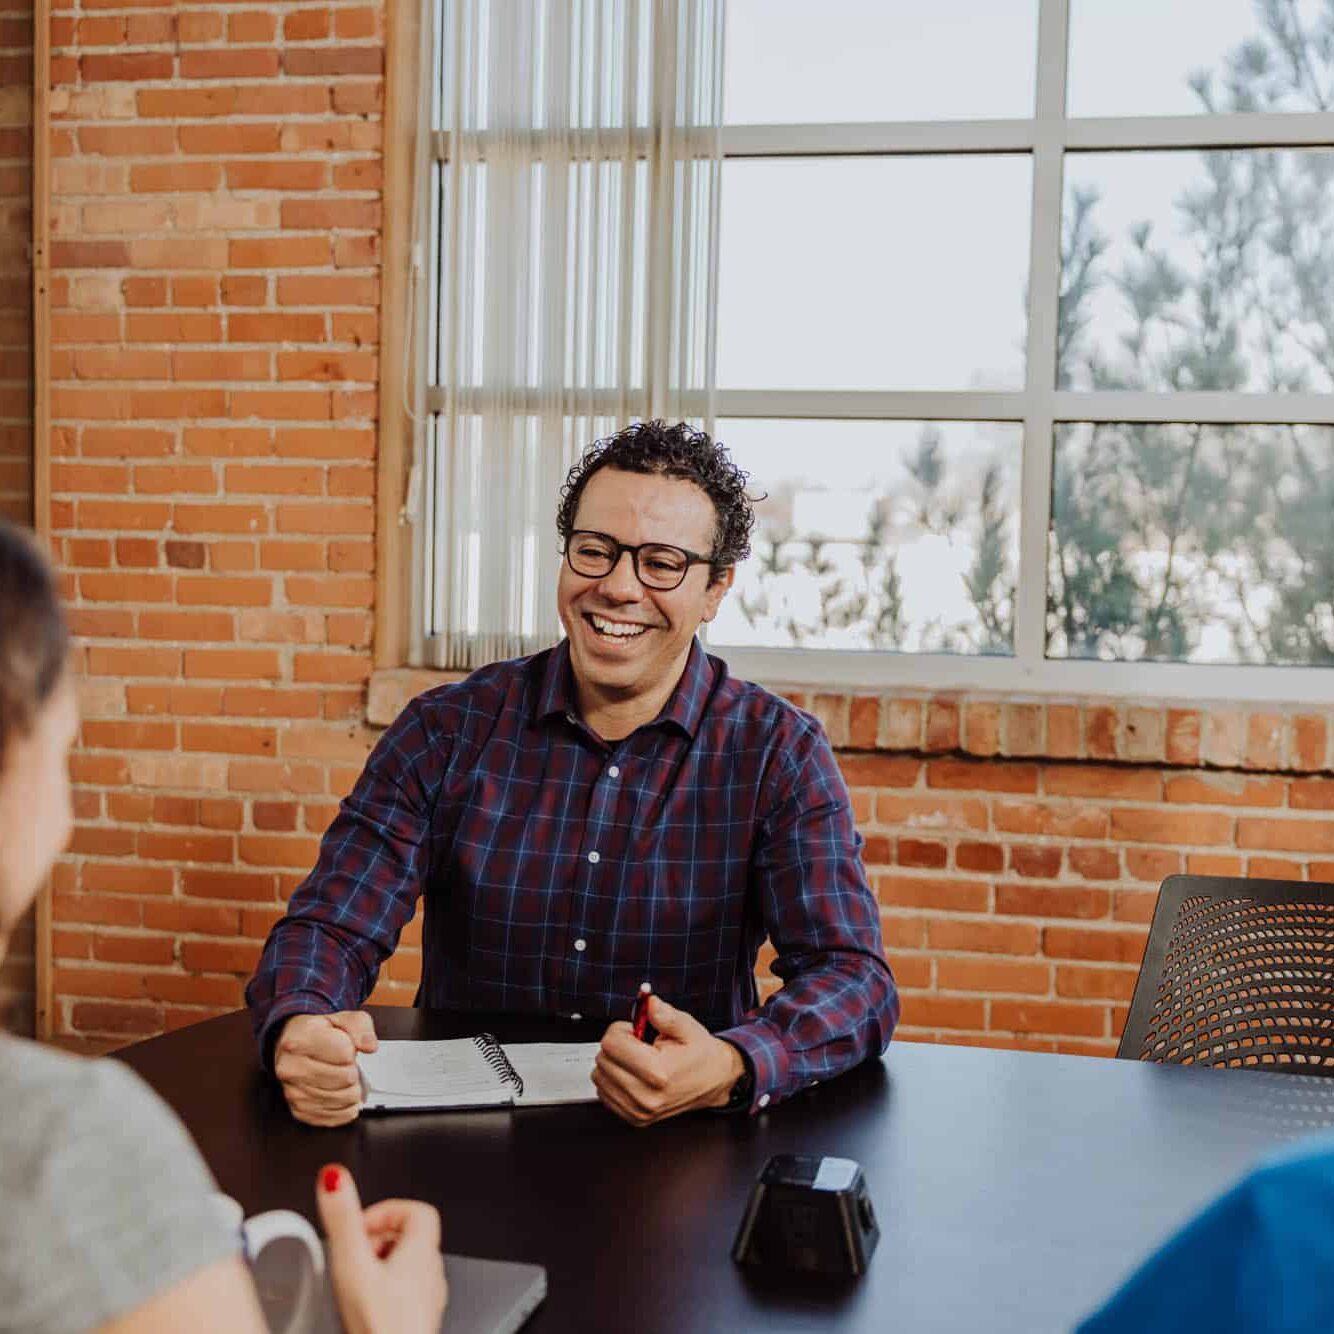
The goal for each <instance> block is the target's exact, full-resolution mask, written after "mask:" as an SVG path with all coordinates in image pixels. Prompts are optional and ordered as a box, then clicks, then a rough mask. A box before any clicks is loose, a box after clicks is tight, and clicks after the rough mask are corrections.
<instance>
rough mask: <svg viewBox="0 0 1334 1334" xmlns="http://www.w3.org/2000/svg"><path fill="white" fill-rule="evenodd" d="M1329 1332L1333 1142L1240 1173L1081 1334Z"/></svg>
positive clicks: (1332, 1318)
mask: <svg viewBox="0 0 1334 1334" xmlns="http://www.w3.org/2000/svg"><path fill="white" fill-rule="evenodd" d="M1191 1329H1198V1330H1208V1331H1209V1332H1210V1334H1233V1331H1236V1334H1241V1331H1246V1334H1279V1331H1282V1334H1307V1331H1310V1332H1311V1334H1315V1331H1320V1334H1329V1331H1331V1330H1334V1135H1330V1134H1322V1135H1318V1136H1314V1137H1312V1138H1309V1139H1303V1140H1302V1141H1301V1142H1300V1143H1299V1144H1296V1145H1294V1146H1292V1147H1291V1148H1287V1149H1284V1150H1281V1151H1280V1152H1279V1153H1277V1154H1274V1155H1272V1156H1270V1157H1268V1158H1266V1159H1265V1160H1264V1161H1262V1162H1261V1163H1260V1164H1259V1165H1258V1166H1257V1167H1255V1168H1253V1169H1252V1170H1251V1171H1250V1172H1248V1173H1247V1174H1246V1176H1244V1177H1243V1178H1242V1179H1241V1180H1240V1181H1239V1182H1238V1183H1237V1184H1236V1185H1235V1186H1233V1187H1232V1189H1231V1190H1229V1191H1228V1192H1227V1194H1225V1195H1223V1196H1221V1197H1220V1198H1219V1199H1217V1200H1215V1201H1214V1202H1213V1203H1212V1204H1210V1205H1208V1206H1207V1207H1206V1208H1205V1209H1204V1211H1203V1212H1202V1213H1200V1214H1198V1215H1197V1216H1196V1217H1195V1218H1193V1219H1192V1220H1191V1221H1190V1222H1189V1223H1187V1224H1186V1225H1185V1226H1184V1227H1183V1228H1182V1229H1181V1230H1180V1231H1179V1232H1178V1233H1177V1234H1176V1235H1175V1236H1174V1237H1172V1238H1171V1239H1170V1240H1169V1241H1167V1242H1165V1243H1164V1244H1163V1245H1162V1246H1161V1247H1160V1248H1159V1249H1158V1250H1157V1251H1156V1252H1155V1253H1154V1254H1153V1255H1151V1256H1150V1257H1149V1258H1148V1259H1147V1260H1146V1261H1145V1262H1144V1263H1143V1264H1142V1265H1141V1266H1140V1267H1139V1268H1138V1269H1137V1270H1136V1271H1135V1272H1134V1273H1133V1274H1132V1275H1131V1276H1130V1277H1129V1278H1128V1279H1127V1280H1126V1281H1125V1283H1123V1284H1122V1286H1121V1287H1120V1289H1119V1290H1118V1291H1117V1292H1116V1293H1114V1294H1113V1295H1112V1297H1111V1298H1109V1299H1108V1301H1107V1303H1106V1304H1105V1305H1104V1306H1103V1307H1102V1308H1101V1309H1100V1310H1098V1311H1096V1312H1095V1313H1094V1314H1093V1315H1091V1316H1089V1318H1088V1319H1087V1320H1085V1321H1084V1323H1083V1324H1081V1325H1080V1326H1079V1334H1132V1331H1133V1334H1160V1332H1161V1334H1168V1331H1170V1332H1171V1334H1180V1332H1181V1331H1183V1330H1191Z"/></svg>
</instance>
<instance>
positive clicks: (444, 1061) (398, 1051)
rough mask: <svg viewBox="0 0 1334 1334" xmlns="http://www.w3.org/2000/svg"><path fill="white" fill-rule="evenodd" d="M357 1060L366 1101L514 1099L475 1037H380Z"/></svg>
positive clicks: (412, 1103)
mask: <svg viewBox="0 0 1334 1334" xmlns="http://www.w3.org/2000/svg"><path fill="white" fill-rule="evenodd" d="M357 1066H358V1068H359V1069H360V1071H361V1077H362V1080H363V1081H364V1083H365V1085H366V1097H365V1104H366V1106H368V1107H488V1106H494V1105H497V1104H504V1103H507V1102H510V1101H512V1099H513V1090H512V1089H511V1088H510V1086H509V1085H508V1084H506V1083H505V1082H504V1081H503V1080H502V1079H501V1078H500V1076H499V1074H497V1072H496V1071H495V1070H493V1069H492V1068H491V1066H490V1065H489V1064H488V1063H487V1060H486V1057H485V1056H483V1055H482V1052H481V1050H480V1049H479V1048H478V1046H477V1044H476V1043H475V1042H474V1041H473V1040H472V1039H471V1038H452V1039H449V1040H448V1041H444V1042H384V1041H382V1042H381V1043H380V1046H379V1048H378V1049H377V1050H376V1051H373V1052H362V1053H360V1054H359V1055H358V1057H357Z"/></svg>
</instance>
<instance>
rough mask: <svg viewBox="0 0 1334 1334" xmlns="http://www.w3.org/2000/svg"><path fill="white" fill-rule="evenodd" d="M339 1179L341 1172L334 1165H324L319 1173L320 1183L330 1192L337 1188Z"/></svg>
mask: <svg viewBox="0 0 1334 1334" xmlns="http://www.w3.org/2000/svg"><path fill="white" fill-rule="evenodd" d="M341 1180H342V1173H340V1172H339V1170H338V1169H337V1168H336V1167H326V1168H325V1169H324V1171H323V1172H322V1173H321V1174H320V1185H321V1186H323V1187H324V1189H325V1190H327V1191H329V1192H330V1193H331V1194H332V1192H334V1191H336V1190H337V1189H338V1183H339V1181H341Z"/></svg>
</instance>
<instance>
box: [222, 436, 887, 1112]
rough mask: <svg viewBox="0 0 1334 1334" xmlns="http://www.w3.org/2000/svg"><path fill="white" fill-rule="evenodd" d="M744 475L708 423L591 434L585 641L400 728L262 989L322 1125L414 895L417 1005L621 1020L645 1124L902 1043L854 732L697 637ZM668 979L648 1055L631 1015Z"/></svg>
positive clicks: (579, 507) (743, 536)
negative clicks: (761, 983) (869, 879)
mask: <svg viewBox="0 0 1334 1334" xmlns="http://www.w3.org/2000/svg"><path fill="white" fill-rule="evenodd" d="M745 483H746V475H745V474H744V473H743V472H741V471H740V470H739V469H737V468H736V467H735V466H734V465H733V464H732V462H731V460H730V459H729V457H728V455H727V451H726V450H725V449H724V448H723V447H722V446H721V445H719V444H716V443H715V442H714V441H713V440H711V439H710V438H709V436H708V435H706V434H704V433H703V432H697V431H692V430H691V429H690V428H689V427H688V426H686V425H685V424H680V425H676V426H668V425H666V424H664V423H662V422H645V423H641V424H637V425H634V426H630V427H627V428H626V429H625V430H623V431H621V432H620V433H619V434H617V435H615V436H612V437H610V438H609V439H607V440H604V441H600V442H599V443H598V444H596V445H594V446H592V447H591V448H590V449H589V450H588V451H586V452H585V454H584V456H583V458H582V459H581V460H580V461H579V463H577V464H576V465H575V467H574V468H573V469H572V470H571V472H570V475H569V477H568V478H567V480H566V485H565V487H564V489H563V491H562V494H561V500H560V505H559V509H558V513H557V527H558V530H559V533H560V537H561V539H562V541H563V543H564V560H563V563H562V565H561V571H560V578H559V584H558V587H557V602H558V606H559V609H560V617H561V622H562V624H563V625H564V627H565V633H566V638H565V639H564V640H563V641H562V642H561V643H560V644H559V645H558V646H557V647H555V648H552V649H548V650H546V651H545V652H542V653H538V654H536V655H534V656H533V657H530V658H522V659H518V660H516V661H513V662H504V663H497V664H494V665H492V666H490V667H485V668H483V669H481V670H480V671H478V672H475V673H474V674H473V675H472V676H470V677H469V678H468V679H467V680H466V681H463V682H460V683H458V684H457V685H448V686H442V687H440V688H439V689H437V690H432V691H429V692H427V693H426V694H424V695H421V696H419V697H418V698H417V699H415V700H414V701H413V702H412V703H411V704H409V705H408V707H407V708H406V709H405V710H404V711H403V713H402V714H401V715H400V716H399V718H398V719H397V720H396V721H395V723H394V724H393V726H392V727H390V728H389V729H388V730H387V731H386V732H385V734H384V736H383V737H382V738H381V740H380V742H379V744H378V745H377V746H376V748H375V750H374V752H373V753H372V755H371V757H370V759H369V760H368V761H367V763H366V768H365V770H364V772H363V773H362V775H361V777H360V779H359V780H358V781H357V784H356V786H355V787H354V788H353V790H352V792H351V794H350V795H349V796H348V797H347V798H346V800H345V801H344V802H343V803H342V806H341V808H340V811H339V814H338V816H337V817H336V819H335V820H334V822H333V824H332V825H331V826H330V828H329V831H328V833H327V834H326V835H325V837H324V840H323V842H322V844H321V847H320V855H319V860H318V862H317V863H316V866H315V869H314V870H313V871H312V872H311V874H310V875H309V876H308V877H307V879H306V880H305V881H304V882H303V884H302V885H301V886H300V888H299V889H298V890H297V891H296V893H295V894H294V895H293V896H292V899H291V903H290V904H289V907H288V913H287V916H286V917H284V918H283V920H282V921H280V922H279V923H278V924H277V925H276V926H275V927H274V928H273V931H272V932H271V933H270V935H269V939H268V943H267V945H266V946H265V949H264V954H263V956H262V958H261V960H260V963H259V967H258V969H257V970H256V973H255V976H254V977H253V978H252V979H251V982H250V985H249V987H248V988H247V990H246V999H247V1001H248V1003H249V1005H250V1009H251V1014H252V1017H253V1019H254V1023H255V1030H256V1034H257V1037H258V1039H259V1043H260V1052H261V1057H262V1059H263V1060H264V1061H265V1063H266V1064H268V1065H270V1066H271V1068H272V1069H273V1070H274V1073H275V1074H276V1075H277V1076H278V1078H279V1080H280V1081H281V1082H282V1085H283V1089H284V1092H285V1094H286V1096H287V1101H288V1105H289V1106H290V1107H291V1109H292V1112H293V1114H294V1115H295V1116H296V1117H297V1118H298V1119H300V1120H303V1121H307V1122H309V1123H311V1124H315V1125H339V1124H342V1123H343V1122H345V1121H349V1120H351V1119H353V1118H354V1117H355V1116H356V1115H357V1110H358V1105H359V1101H360V1090H359V1086H358V1082H357V1075H356V1066H355V1058H356V1053H357V1051H358V1050H372V1049H373V1048H374V1046H375V1035H374V1029H373V1027H372V1024H371V1020H370V1016H369V1015H367V1014H366V1013H365V1012H364V1011H360V1010H358V1009H357V1008H356V1007H357V1006H359V1005H360V1004H361V1003H362V1002H363V1001H364V1000H365V999H366V997H367V996H368V995H369V994H370V991H371V989H372V987H373V986H374V984H375V979H376V976H377V974H378V971H379V968H380V965H381V964H382V963H383V961H384V960H385V959H386V958H387V957H388V956H389V955H390V954H391V953H392V952H393V950H394V948H395V946H396V945H397V943H398V936H399V933H400V931H401V930H402V929H403V927H404V926H405V925H406V924H407V922H408V921H409V920H410V919H411V918H412V915H413V912H414V909H415V906H416V901H417V898H418V896H419V895H424V896H425V915H424V922H423V932H422V981H421V987H420V990H419V992H418V996H417V1003H418V1004H421V1005H427V1006H434V1007H440V1008H445V1009H456V1010H457V1009H475V1010H508V1011H513V1012H529V1013H543V1014H551V1015H566V1016H569V1017H570V1018H573V1019H577V1018H581V1017H582V1018H594V1017H596V1018H601V1019H606V1020H607V1021H608V1025H609V1026H608V1028H607V1031H606V1034H605V1036H604V1037H603V1040H602V1048H601V1051H600V1053H599V1056H598V1061H597V1067H596V1070H595V1072H594V1084H595V1085H596V1087H597V1091H598V1096H599V1097H600V1098H601V1099H602V1101H603V1102H604V1103H605V1104H606V1105H607V1106H608V1107H609V1108H611V1109H612V1110H613V1111H614V1112H616V1113H617V1114H618V1115H619V1116H621V1117H623V1118H624V1119H625V1120H627V1121H630V1122H632V1123H635V1124H640V1125H642V1124H648V1123H650V1122H653V1121H658V1120H661V1119H663V1118H664V1117H668V1116H674V1115H676V1114H678V1113H680V1112H684V1111H690V1110H693V1109H695V1108H704V1107H709V1108H719V1109H723V1108H731V1109H737V1110H740V1109H749V1110H752V1111H757V1110H760V1109H762V1108H764V1107H767V1106H769V1105H770V1104H771V1103H773V1102H776V1101H777V1100H779V1099H780V1098H784V1097H787V1096H789V1095H790V1094H792V1093H794V1092H796V1091H797V1090H799V1089H801V1088H805V1087H808V1086H809V1085H811V1084H812V1083H815V1082H818V1081H819V1080H822V1079H827V1078H829V1077H831V1076H833V1075H836V1074H839V1073H840V1072H841V1071H843V1070H846V1069H848V1068H850V1067H851V1066H853V1065H856V1064H858V1063H859V1062H861V1061H864V1060H867V1059H869V1058H871V1057H875V1056H878V1055H879V1054H880V1053H881V1052H882V1051H883V1050H884V1048H885V1046H886V1044H887V1043H888V1041H889V1038H890V1034H891V1033H892V1032H893V1029H894V1024H895V1022H896V1021H897V1018H898V1008H899V1007H898V996H897V993H896V991H895V988H894V981H893V978H892V976H891V974H890V971H889V967H888V965H887V964H886V962H885V960H884V955H883V950H882V947H881V937H880V918H879V911H878V908H877V906H876V902H875V898H874V896H873V895H872V893H871V891H870V888H869V887H868V885H867V883H866V877H865V874H864V872H863V870H862V867H861V861H860V848H861V838H860V836H859V835H858V834H857V832H856V830H855V828H854V825H853V821H852V813H851V808H850V805H849V801H848V794H847V789H846V787H845V786H844V784H843V781H842V778H841V776H840V775H839V772H838V768H837V766H836V764H835V762H834V757H833V753H832V751H831V750H830V747H829V742H828V740H827V739H826V737H825V735H824V733H823V731H822V730H821V728H820V725H819V723H818V722H817V721H816V720H815V719H814V718H812V717H810V716H809V715H808V714H806V713H803V712H802V711H801V710H799V709H797V708H795V707H793V706H792V705H791V704H789V703H787V702H786V701H784V700H782V699H780V698H779V697H777V696H775V695H772V694H770V693H769V692H768V691H765V690H763V689H761V688H760V687H759V686H756V685H752V684H750V683H747V682H743V681H738V680H736V679H734V678H733V677H731V676H729V675H728V672H727V667H726V664H725V663H723V662H722V661H721V660H720V659H718V658H715V657H712V656H710V655H709V654H706V653H705V652H704V650H703V649H702V648H701V647H700V645H699V643H698V641H697V640H696V638H695V635H696V631H697V630H698V629H699V627H700V625H701V624H704V623H706V622H708V621H711V620H712V619H713V617H714V616H715V615H716V614H717V611H718V606H719V604H720V603H721V601H722V599H723V597H724V596H725V595H726V593H727V591H728V589H729V588H730V587H731V584H732V580H733V576H734V573H735V565H736V562H737V561H739V560H741V559H743V558H744V557H745V556H746V555H747V554H748V551H749V545H748V543H749V536H750V529H751V525H752V523H753V519H754V516H753V512H752V509H751V504H750V500H749V498H748V497H747V495H746V489H745ZM766 936H768V938H769V939H770V940H771V941H772V942H773V945H774V949H775V952H776V955H777V958H776V960H775V963H774V972H775V973H776V974H777V975H778V976H779V977H780V978H781V979H782V980H783V986H782V987H781V988H780V989H779V990H778V991H777V992H776V993H775V994H774V995H772V996H771V997H770V998H769V999H768V1000H767V1001H766V1002H765V1003H764V1004H763V1005H760V1004H759V1003H758V996H757V992H756V986H755V977H754V969H755V959H756V956H757V954H758V951H759V947H760V945H761V944H762V943H763V941H764V939H765V937H766ZM645 979H648V980H649V981H651V982H652V984H653V989H654V993H655V994H654V997H653V999H652V1001H651V1003H650V1011H649V1019H650V1022H651V1023H652V1025H653V1027H654V1029H655V1030H656V1034H657V1036H656V1038H655V1040H654V1041H653V1042H652V1043H651V1044H650V1043H645V1042H641V1041H639V1040H638V1039H636V1038H635V1037H634V1035H633V1033H632V1031H631V1029H630V1026H629V1024H627V1023H626V1022H624V1018H623V1016H625V1014H626V1013H627V1011H628V1008H629V1002H630V999H631V998H632V997H633V996H634V995H635V993H636V992H637V991H638V989H639V985H640V983H641V982H642V981H643V980H645Z"/></svg>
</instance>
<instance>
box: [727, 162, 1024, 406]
mask: <svg viewBox="0 0 1334 1334" xmlns="http://www.w3.org/2000/svg"><path fill="white" fill-rule="evenodd" d="M1030 175H1031V169H1030V160H1029V158H1028V157H1027V156H1019V155H1010V156H995V157H937V156H928V157H912V158H906V157H898V158H785V159H759V160H731V161H728V162H726V163H725V164H724V166H723V201H722V237H721V242H720V255H721V258H720V279H719V282H720V295H719V313H718V383H719V384H720V385H722V386H723V387H725V388H749V389H760V388H774V387H783V388H802V389H968V388H972V389H1017V388H1020V387H1021V386H1022V384H1023V379H1024V358H1023V340H1024V329H1025V318H1024V287H1025V282H1026V276H1027V271H1028V244H1029V239H1028V218H1029V182H1030Z"/></svg>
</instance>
